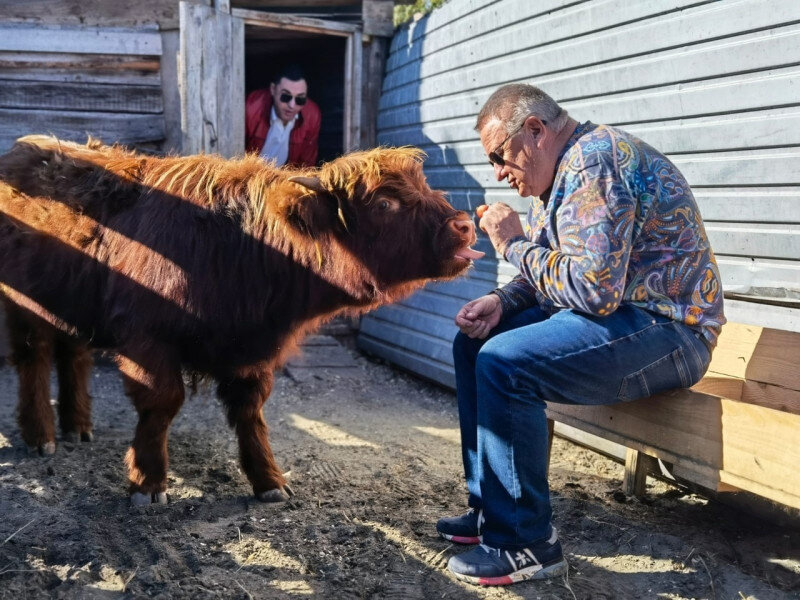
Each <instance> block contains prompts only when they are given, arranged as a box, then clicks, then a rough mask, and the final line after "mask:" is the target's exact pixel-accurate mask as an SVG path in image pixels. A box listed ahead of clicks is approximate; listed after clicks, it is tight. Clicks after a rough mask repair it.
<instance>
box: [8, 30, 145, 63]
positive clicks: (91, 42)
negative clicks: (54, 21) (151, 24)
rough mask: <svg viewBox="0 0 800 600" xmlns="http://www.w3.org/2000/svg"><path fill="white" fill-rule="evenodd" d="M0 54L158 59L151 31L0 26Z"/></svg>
mask: <svg viewBox="0 0 800 600" xmlns="http://www.w3.org/2000/svg"><path fill="white" fill-rule="evenodd" d="M0 50H2V51H10V52H70V53H81V54H135V55H137V56H160V55H161V36H160V35H159V34H158V31H157V30H155V29H154V28H131V29H117V28H101V27H87V28H82V27H53V26H41V25H39V26H29V25H3V24H0Z"/></svg>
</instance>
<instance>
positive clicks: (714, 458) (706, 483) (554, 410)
mask: <svg viewBox="0 0 800 600" xmlns="http://www.w3.org/2000/svg"><path fill="white" fill-rule="evenodd" d="M617 406H620V405H617ZM591 408H592V407H586V406H580V407H572V406H567V405H563V404H558V405H555V404H554V405H548V408H547V416H548V417H549V418H552V419H554V420H555V421H557V422H559V423H563V424H566V425H569V426H571V427H574V428H576V429H579V430H581V431H585V432H588V433H590V434H592V435H594V436H598V437H602V438H603V439H606V440H609V441H611V442H613V443H615V444H619V445H622V446H624V447H628V448H633V449H635V450H639V451H642V452H645V453H647V454H648V455H650V456H654V457H657V458H659V459H661V460H664V461H666V462H668V463H672V464H673V465H674V467H675V468H674V470H673V473H674V474H675V476H676V477H677V476H678V473H679V472H680V476H681V477H683V478H685V479H687V480H689V481H692V482H694V483H696V484H697V485H700V486H703V487H705V488H707V489H710V490H716V489H717V486H718V484H719V466H718V465H719V463H720V459H719V453H720V444H719V439H717V440H716V442H715V441H708V440H702V439H701V440H698V439H696V436H695V435H689V434H686V433H685V432H684V433H681V432H676V433H675V435H672V436H669V435H667V436H665V435H664V433H668V432H669V428H668V427H666V426H662V427H661V435H658V436H655V437H652V436H650V435H649V434H650V433H652V426H651V425H650V424H649V423H648V422H647V421H646V420H637V419H630V418H626V417H625V416H624V415H622V416H621V418H620V419H619V421H617V420H616V419H617V417H618V416H620V415H618V414H617V413H615V412H613V410H614V409H615V408H616V407H607V406H606V407H599V409H600V410H596V411H593V412H586V411H587V410H591ZM707 409H708V406H707V405H704V406H702V407H698V408H697V411H698V413H702V414H703V415H705V413H706V412H707ZM609 411H611V412H609ZM598 416H599V417H600V418H599V419H598V418H596V417H598ZM703 418H704V421H708V418H707V416H704V417H703ZM710 421H711V422H713V421H714V419H713V417H712V418H711V419H710ZM716 422H717V423H719V419H718V418H717V420H716ZM717 436H719V431H718V432H717ZM665 440H666V441H667V442H670V444H669V445H668V444H665ZM687 442H688V443H690V444H691V445H690V446H685V445H682V444H684V443H687ZM698 444H702V445H703V450H704V454H702V455H700V456H698V454H697V453H696V452H695V451H694V449H695V448H696V447H697V446H698ZM709 459H710V460H711V462H712V464H709V462H708V461H709Z"/></svg>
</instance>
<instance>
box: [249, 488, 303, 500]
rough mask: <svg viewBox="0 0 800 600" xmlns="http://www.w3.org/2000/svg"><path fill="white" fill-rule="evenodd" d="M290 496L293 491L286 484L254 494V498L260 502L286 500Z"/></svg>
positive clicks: (292, 494)
mask: <svg viewBox="0 0 800 600" xmlns="http://www.w3.org/2000/svg"><path fill="white" fill-rule="evenodd" d="M292 496H294V491H293V490H292V488H290V487H289V486H288V485H284V486H283V488H275V489H272V490H267V491H266V492H261V493H260V494H256V498H258V499H259V500H261V502H286V501H287V500H288V499H289V498H291V497H292Z"/></svg>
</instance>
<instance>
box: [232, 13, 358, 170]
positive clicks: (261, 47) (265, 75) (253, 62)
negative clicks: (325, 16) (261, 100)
mask: <svg viewBox="0 0 800 600" xmlns="http://www.w3.org/2000/svg"><path fill="white" fill-rule="evenodd" d="M345 46H346V41H345V38H343V37H337V36H329V35H319V34H311V33H304V32H295V31H287V30H285V29H275V28H269V27H259V26H254V25H248V26H246V27H245V93H250V92H251V91H252V90H255V89H258V88H262V87H263V88H268V87H269V83H270V79H271V77H272V67H273V65H280V64H283V63H286V62H296V63H298V64H299V65H300V66H301V67H303V69H304V70H305V72H306V75H307V81H308V96H309V97H310V98H311V99H312V100H314V102H316V103H317V104H319V106H320V109H321V110H322V128H321V130H320V136H319V161H320V162H323V161H327V160H331V159H333V158H336V157H337V156H340V155H341V154H342V153H343V151H344V123H343V118H344V70H345V69H344V61H345Z"/></svg>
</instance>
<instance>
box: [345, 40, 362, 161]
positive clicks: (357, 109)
mask: <svg viewBox="0 0 800 600" xmlns="http://www.w3.org/2000/svg"><path fill="white" fill-rule="evenodd" d="M348 40H350V42H349V44H348V47H352V56H353V62H352V64H351V65H350V69H351V73H352V75H351V85H352V94H351V98H350V105H349V107H348V105H347V102H346V101H345V110H347V111H349V112H350V113H351V115H352V116H351V118H350V134H349V135H350V146H351V149H352V150H356V149H358V147H359V146H358V144H359V143H360V141H361V95H362V89H361V88H362V85H363V77H362V72H363V71H362V68H363V66H364V48H363V36H362V34H361V32H360V31H357V32H355V33H353V34H352V35H351V36H350V37H349V38H348Z"/></svg>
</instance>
